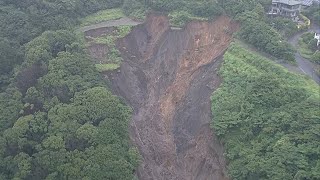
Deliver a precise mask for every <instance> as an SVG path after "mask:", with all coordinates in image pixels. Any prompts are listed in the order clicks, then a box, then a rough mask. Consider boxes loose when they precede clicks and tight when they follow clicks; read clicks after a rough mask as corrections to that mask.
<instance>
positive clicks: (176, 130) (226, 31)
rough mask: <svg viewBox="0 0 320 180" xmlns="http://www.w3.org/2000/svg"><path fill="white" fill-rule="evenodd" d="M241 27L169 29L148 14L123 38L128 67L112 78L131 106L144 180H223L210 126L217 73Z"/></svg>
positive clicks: (223, 21)
mask: <svg viewBox="0 0 320 180" xmlns="http://www.w3.org/2000/svg"><path fill="white" fill-rule="evenodd" d="M237 29H238V25H237V24H236V23H234V22H232V21H231V19H229V18H228V17H224V16H221V17H219V18H217V19H216V20H215V21H213V22H198V21H194V22H191V23H189V24H188V25H187V26H186V27H185V28H184V29H182V30H172V29H170V27H169V21H168V18H167V17H165V16H159V15H151V16H149V17H148V18H147V20H146V22H145V23H144V24H141V25H138V26H136V27H135V28H133V30H132V32H131V33H130V34H129V35H128V36H126V37H125V38H123V39H121V40H119V41H118V43H117V46H118V49H119V50H120V51H121V53H122V56H123V59H124V62H123V63H122V65H121V68H120V71H118V72H113V73H110V74H108V75H107V77H108V78H109V79H110V80H111V82H112V83H111V84H112V88H113V90H114V92H115V93H116V94H118V95H120V96H122V97H123V98H124V99H125V100H126V101H127V102H128V103H129V104H130V105H131V106H132V107H133V108H134V115H133V117H132V120H131V126H130V136H131V139H132V141H133V143H134V144H135V145H136V146H137V147H138V149H139V151H140V153H141V155H142V158H143V160H142V164H141V165H140V167H139V169H138V172H137V174H138V176H139V179H142V180H147V179H148V180H149V179H150V180H151V179H152V180H158V179H159V180H162V179H163V180H167V179H170V180H174V179H179V180H193V179H196V180H198V179H201V180H206V179H208V180H215V179H216V180H223V179H228V178H227V176H226V172H225V160H224V157H223V148H222V146H221V145H220V144H219V142H218V140H217V138H216V137H215V135H214V132H212V130H211V129H210V128H209V122H210V120H211V110H210V95H211V93H212V92H213V91H214V90H215V89H216V88H217V87H218V86H219V83H220V80H219V77H218V75H217V69H218V68H219V65H220V63H221V57H222V55H223V53H224V51H225V50H226V48H227V47H228V45H229V44H230V42H231V40H232V34H233V33H234V32H235V31H236V30H237Z"/></svg>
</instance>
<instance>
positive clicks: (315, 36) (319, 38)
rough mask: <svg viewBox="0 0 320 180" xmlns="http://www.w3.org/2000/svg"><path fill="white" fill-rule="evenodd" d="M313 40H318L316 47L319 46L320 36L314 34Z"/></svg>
mask: <svg viewBox="0 0 320 180" xmlns="http://www.w3.org/2000/svg"><path fill="white" fill-rule="evenodd" d="M314 38H315V39H317V40H318V42H317V46H319V45H320V34H317V33H314Z"/></svg>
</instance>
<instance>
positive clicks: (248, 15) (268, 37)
mask: <svg viewBox="0 0 320 180" xmlns="http://www.w3.org/2000/svg"><path fill="white" fill-rule="evenodd" d="M221 3H223V7H224V9H225V11H226V13H227V14H229V15H230V16H233V17H235V19H236V20H239V21H240V23H241V27H242V28H241V30H240V32H239V36H240V38H241V39H243V40H245V41H246V42H247V43H249V44H252V45H253V46H255V47H257V48H258V49H259V50H262V51H264V52H266V53H269V54H271V55H273V56H275V57H277V58H280V59H284V60H287V61H294V50H293V47H291V45H290V44H288V43H287V42H286V41H285V40H284V39H283V37H282V36H281V34H280V33H279V32H278V31H277V30H279V31H283V30H285V28H287V27H280V26H278V24H279V23H277V21H275V24H273V25H272V26H275V28H277V30H276V29H274V28H273V27H272V26H271V25H270V24H269V23H268V20H267V18H266V17H265V8H266V7H268V6H270V4H271V2H270V1H268V0H259V1H256V0H244V1H237V0H229V1H224V0H221ZM263 5H264V6H263ZM282 23H283V22H281V24H282ZM287 24H288V23H287ZM282 25H285V24H282ZM289 25H290V26H292V24H291V23H290V24H289ZM289 28H290V27H289Z"/></svg>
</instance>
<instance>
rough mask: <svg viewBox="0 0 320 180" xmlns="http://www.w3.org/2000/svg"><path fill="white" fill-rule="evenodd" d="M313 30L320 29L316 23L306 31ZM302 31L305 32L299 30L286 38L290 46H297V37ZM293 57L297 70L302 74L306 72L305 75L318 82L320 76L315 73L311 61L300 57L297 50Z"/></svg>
mask: <svg viewBox="0 0 320 180" xmlns="http://www.w3.org/2000/svg"><path fill="white" fill-rule="evenodd" d="M314 31H320V28H319V27H318V26H316V25H313V26H312V27H311V28H310V29H309V30H308V32H314ZM303 33H305V32H301V33H298V34H295V35H294V36H293V37H291V38H290V39H289V40H288V42H289V43H290V44H291V45H292V46H294V47H297V45H298V41H299V38H300V37H301V35H302V34H303ZM295 59H296V62H297V65H298V68H299V70H300V71H301V72H302V73H303V74H306V75H308V76H310V77H311V78H312V79H313V80H314V81H315V82H316V83H318V84H320V76H318V75H317V73H316V72H315V69H314V65H313V63H312V62H310V61H309V60H307V59H305V58H304V57H302V56H301V55H300V53H299V52H296V54H295Z"/></svg>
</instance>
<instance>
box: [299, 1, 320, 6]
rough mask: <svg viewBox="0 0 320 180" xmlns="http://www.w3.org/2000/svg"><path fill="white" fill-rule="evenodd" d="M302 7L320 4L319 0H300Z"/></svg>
mask: <svg viewBox="0 0 320 180" xmlns="http://www.w3.org/2000/svg"><path fill="white" fill-rule="evenodd" d="M300 1H301V4H302V5H304V6H311V5H312V3H320V0H300Z"/></svg>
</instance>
